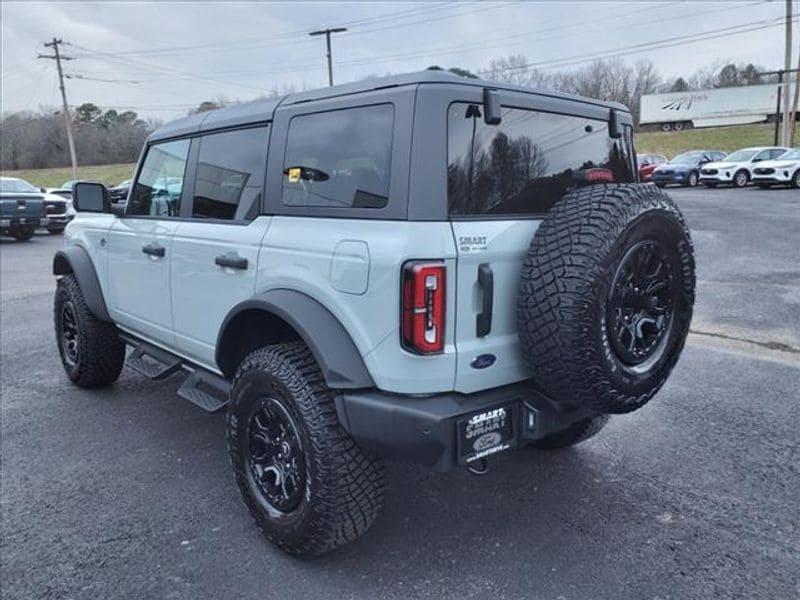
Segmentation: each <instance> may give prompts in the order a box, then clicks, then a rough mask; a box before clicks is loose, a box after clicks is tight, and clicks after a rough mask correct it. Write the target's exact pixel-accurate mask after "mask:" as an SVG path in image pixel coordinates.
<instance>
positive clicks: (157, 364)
mask: <svg viewBox="0 0 800 600" xmlns="http://www.w3.org/2000/svg"><path fill="white" fill-rule="evenodd" d="M120 337H121V338H122V341H124V342H125V343H126V344H128V345H129V346H131V347H132V348H133V351H132V352H131V353H130V354H129V355H128V358H127V359H126V360H125V365H126V366H128V367H130V368H131V369H133V370H134V371H136V372H137V373H140V374H142V375H144V376H145V377H149V378H150V379H164V378H165V377H169V376H170V375H173V374H174V373H177V372H178V371H180V370H181V369H185V370H187V371H189V376H188V377H187V378H186V380H185V381H184V382H183V383H182V384H181V387H179V388H178V396H180V397H181V398H183V399H185V400H188V401H189V402H191V403H192V404H195V405H196V406H199V407H200V408H202V409H203V410H205V411H207V412H210V413H214V412H217V411H220V410H222V409H223V408H225V407H226V406H227V405H228V393H229V392H230V389H231V384H230V382H229V381H228V380H227V379H224V378H223V377H220V376H219V375H216V374H215V373H212V372H210V371H206V370H205V369H203V368H202V367H200V366H198V365H195V364H193V363H192V362H191V361H188V360H185V359H183V358H181V357H179V356H176V355H174V354H172V353H171V352H169V351H167V350H163V349H162V348H159V347H157V346H154V345H152V344H150V343H148V342H145V341H144V340H141V339H139V338H137V337H134V336H133V335H130V334H127V333H121V334H120Z"/></svg>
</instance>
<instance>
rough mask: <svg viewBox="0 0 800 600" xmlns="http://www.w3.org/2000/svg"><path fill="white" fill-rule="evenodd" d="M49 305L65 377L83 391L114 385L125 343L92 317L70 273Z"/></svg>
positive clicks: (122, 361)
mask: <svg viewBox="0 0 800 600" xmlns="http://www.w3.org/2000/svg"><path fill="white" fill-rule="evenodd" d="M53 304H54V306H53V321H54V323H55V329H56V342H57V344H58V353H59V354H60V355H61V364H62V365H63V366H64V371H66V373H67V377H69V378H70V380H71V381H72V382H73V383H74V384H75V385H78V386H80V387H84V388H93V387H101V386H105V385H110V384H112V383H114V382H115V381H116V380H117V379H118V378H119V374H120V372H121V371H122V365H123V363H124V362H125V344H124V342H123V341H122V340H120V338H119V335H118V334H117V328H116V327H115V326H114V324H113V323H109V322H107V321H101V320H99V319H98V318H96V317H95V316H94V315H93V314H92V312H91V311H90V310H89V307H88V306H87V305H86V300H84V298H83V293H82V292H81V288H80V286H79V285H78V280H77V279H75V276H74V275H72V274H69V275H64V276H63V277H62V278H61V279H59V280H58V285H57V286H56V296H55V302H54V303H53Z"/></svg>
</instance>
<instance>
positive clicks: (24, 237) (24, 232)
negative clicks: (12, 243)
mask: <svg viewBox="0 0 800 600" xmlns="http://www.w3.org/2000/svg"><path fill="white" fill-rule="evenodd" d="M34 233H36V230H35V229H34V228H33V227H20V228H18V229H14V230H13V231H12V232H11V235H12V237H13V238H14V239H15V240H17V241H18V242H27V241H28V240H29V239H31V238H32V237H33V234H34Z"/></svg>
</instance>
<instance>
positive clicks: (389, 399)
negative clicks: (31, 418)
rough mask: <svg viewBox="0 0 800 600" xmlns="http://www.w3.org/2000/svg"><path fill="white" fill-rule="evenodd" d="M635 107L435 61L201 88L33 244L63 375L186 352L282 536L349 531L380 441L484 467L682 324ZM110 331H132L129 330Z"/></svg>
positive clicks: (138, 366) (265, 517)
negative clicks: (636, 143) (117, 175)
mask: <svg viewBox="0 0 800 600" xmlns="http://www.w3.org/2000/svg"><path fill="white" fill-rule="evenodd" d="M632 132H633V127H632V120H631V116H630V113H629V112H628V110H627V109H626V108H625V107H623V106H621V105H618V104H609V103H605V102H600V101H596V100H591V99H587V98H580V97H576V96H569V95H563V94H557V93H554V92H546V93H545V92H535V91H533V90H530V89H526V88H520V87H513V86H509V85H506V84H496V83H489V82H485V81H480V80H474V79H463V78H460V77H457V76H455V75H452V74H448V73H443V72H439V71H426V72H423V73H416V74H410V75H400V76H395V77H391V78H387V79H383V80H370V81H367V82H359V83H354V84H348V85H342V86H336V87H331V88H326V89H324V90H317V91H307V92H301V93H297V94H290V95H288V96H286V97H284V98H281V99H279V100H276V101H259V102H255V103H252V104H244V105H238V106H235V107H231V108H227V109H222V110H217V111H212V112H208V113H203V114H200V115H194V116H191V117H188V118H185V119H182V120H180V121H176V122H174V123H171V124H168V125H166V126H164V127H162V128H161V129H159V130H158V131H156V132H155V133H153V134H152V135H151V136H150V138H149V139H148V141H147V143H146V146H145V149H144V151H143V153H142V157H141V159H140V161H139V165H138V168H137V170H136V175H135V177H134V180H133V184H132V187H131V190H130V193H129V197H128V202H127V206H126V207H124V208H120V207H119V205H117V206H113V207H112V205H111V202H110V200H109V196H108V190H106V189H105V188H104V187H103V186H102V185H100V184H96V183H89V182H78V183H76V184H75V186H74V190H73V192H74V193H73V198H74V200H75V205H76V208H77V209H78V217H77V218H76V219H75V221H74V222H73V223H71V224H70V225H69V227H68V228H67V247H66V248H65V249H64V250H62V251H60V252H58V253H57V254H56V256H55V259H54V264H53V271H54V273H55V275H56V276H57V277H58V284H57V288H56V294H55V310H54V319H55V331H56V338H57V342H58V349H59V352H60V355H61V360H62V363H63V366H64V369H65V371H66V373H67V375H68V377H69V378H70V379H71V380H72V381H73V382H75V383H76V384H77V385H79V386H84V387H93V386H100V385H109V384H111V383H113V382H114V381H115V380H116V379H117V378H118V377H119V374H120V371H121V369H122V367H123V363H125V364H127V365H128V366H129V367H130V368H132V369H133V370H135V371H137V372H139V373H141V374H143V375H145V376H147V377H151V378H162V377H167V376H171V375H173V374H177V373H178V372H182V371H185V372H188V373H189V375H188V377H187V378H186V380H185V382H184V383H183V385H182V386H181V387H180V390H179V392H178V393H179V394H180V395H181V396H182V397H184V398H186V399H188V400H190V401H191V402H194V403H195V404H197V405H198V406H200V407H201V408H203V409H206V410H209V411H216V410H221V409H225V410H226V411H227V436H228V449H229V454H230V459H231V463H232V466H233V471H234V474H235V478H236V482H237V484H238V486H239V490H240V492H241V494H242V497H243V499H244V502H245V504H246V505H247V507H248V509H249V510H250V512H251V513H252V515H253V517H254V518H255V520H256V522H257V524H258V526H259V527H260V528H261V529H262V531H263V532H264V533H265V535H266V536H267V537H268V538H269V539H270V540H271V541H273V542H274V543H275V544H277V545H278V546H280V547H281V548H283V549H284V550H286V551H287V552H290V553H293V554H298V555H307V554H319V553H321V552H325V551H327V550H330V549H332V548H335V547H337V546H339V545H341V544H343V543H346V542H349V541H352V540H354V539H355V538H357V537H358V536H359V535H361V534H362V533H363V532H364V531H365V530H366V529H367V528H368V527H369V526H370V524H371V523H372V522H373V520H374V519H375V516H376V514H377V511H378V508H379V507H380V504H381V500H382V497H383V489H384V484H383V479H382V468H381V461H382V460H402V461H409V462H413V463H417V464H421V465H426V466H428V467H431V468H433V469H437V470H447V469H452V468H455V467H457V466H464V467H467V468H468V469H470V470H471V471H472V472H474V473H481V472H484V471H485V470H486V468H487V458H488V457H490V456H492V455H495V454H496V453H498V452H503V451H509V450H512V449H520V448H522V447H526V446H528V447H531V446H532V447H536V448H544V449H554V448H562V447H565V446H569V445H572V444H576V443H578V442H580V441H582V440H585V439H587V438H588V437H591V436H592V435H594V434H596V433H597V432H598V431H600V429H602V427H603V426H604V425H605V424H606V422H607V420H608V418H609V415H611V414H619V413H627V412H630V411H633V410H636V409H638V408H640V407H642V406H643V405H645V404H646V403H647V402H648V401H649V400H650V399H651V398H652V397H653V396H654V394H655V393H656V392H657V391H658V390H659V388H661V386H662V385H663V383H664V382H665V380H666V379H667V377H668V375H669V373H670V372H671V370H672V368H673V366H674V365H675V363H676V361H677V360H678V357H679V355H680V353H681V350H682V348H683V345H684V341H685V339H686V335H687V332H688V329H689V322H690V319H691V315H692V307H693V302H694V286H695V271H694V257H693V251H692V242H691V240H690V237H689V232H688V230H687V227H686V224H685V223H684V220H683V218H682V216H681V214H680V212H679V210H678V209H677V208H676V206H675V204H674V203H673V202H672V200H670V198H669V196H667V195H666V194H665V193H664V192H663V191H662V190H660V189H658V188H656V187H655V186H649V185H640V184H638V183H637V182H636V157H635V153H634V150H633V139H632ZM126 346H127V347H130V351H129V352H128V353H127V356H126V352H127V351H126Z"/></svg>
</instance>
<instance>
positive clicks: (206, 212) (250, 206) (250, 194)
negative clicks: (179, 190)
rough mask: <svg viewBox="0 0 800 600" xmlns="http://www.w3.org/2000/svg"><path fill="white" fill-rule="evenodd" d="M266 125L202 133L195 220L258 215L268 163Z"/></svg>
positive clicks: (245, 217) (196, 183) (195, 185)
mask: <svg viewBox="0 0 800 600" xmlns="http://www.w3.org/2000/svg"><path fill="white" fill-rule="evenodd" d="M268 135H269V134H268V130H267V127H253V128H250V129H239V130H235V131H224V132H221V133H214V134H209V135H204V136H203V137H201V138H200V153H199V155H198V158H197V171H196V175H195V183H194V202H193V205H192V216H193V217H194V218H196V219H225V220H237V221H242V220H251V219H253V218H255V216H256V215H257V214H258V209H259V206H260V204H261V190H262V188H263V186H264V169H265V168H266V163H267V141H268Z"/></svg>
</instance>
